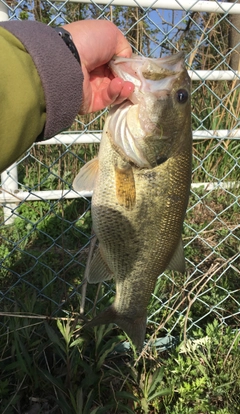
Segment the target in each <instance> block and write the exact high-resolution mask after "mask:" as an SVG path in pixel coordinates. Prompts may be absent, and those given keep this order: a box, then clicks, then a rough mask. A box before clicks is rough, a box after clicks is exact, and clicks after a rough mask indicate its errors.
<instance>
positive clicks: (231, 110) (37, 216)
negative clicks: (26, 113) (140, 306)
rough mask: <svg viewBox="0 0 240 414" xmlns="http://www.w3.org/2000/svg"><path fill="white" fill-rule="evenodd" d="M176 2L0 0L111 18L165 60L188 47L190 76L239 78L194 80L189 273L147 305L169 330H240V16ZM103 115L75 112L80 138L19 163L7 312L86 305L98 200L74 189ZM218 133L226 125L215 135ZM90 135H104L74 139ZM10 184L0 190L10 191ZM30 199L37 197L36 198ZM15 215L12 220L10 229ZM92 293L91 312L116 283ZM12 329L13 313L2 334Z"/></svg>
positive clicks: (4, 261) (21, 10)
mask: <svg viewBox="0 0 240 414" xmlns="http://www.w3.org/2000/svg"><path fill="white" fill-rule="evenodd" d="M176 3H177V4H178V5H182V6H183V7H182V10H168V9H166V8H165V9H153V8H151V6H153V5H154V2H151V1H149V5H148V7H146V6H144V7H143V6H142V5H141V1H139V2H137V1H136V2H135V3H134V6H118V7H117V6H114V3H112V2H109V3H108V4H104V5H101V4H98V3H96V2H94V1H91V2H89V4H85V3H78V2H69V1H65V2H59V1H56V2H54V1H53V2H50V1H48V0H46V1H41V2H32V1H18V2H16V1H13V2H11V1H6V2H4V1H2V4H4V5H5V6H6V8H7V10H8V16H9V18H10V19H36V20H40V21H43V22H44V23H47V24H49V25H52V26H56V25H61V24H63V23H64V24H65V23H68V22H71V21H74V20H78V19H86V18H94V19H99V18H100V19H108V20H111V21H113V22H114V23H115V24H116V25H117V26H118V27H119V28H120V29H121V30H122V31H123V33H124V34H125V35H126V36H127V38H128V40H129V41H130V43H131V44H132V47H133V50H134V51H135V52H136V53H140V54H143V55H145V56H150V57H161V56H164V55H166V54H169V53H173V52H174V51H177V50H183V51H184V52H185V55H186V64H187V66H188V68H189V69H191V70H192V71H193V72H195V71H198V70H210V71H211V70H212V71H215V70H221V71H226V70H227V71H230V72H232V73H233V74H234V75H235V78H234V79H233V80H231V81H227V80H220V81H217V80H213V81H212V80H211V81H210V80H208V79H205V78H202V79H201V80H197V81H193V85H192V100H193V110H192V124H193V130H194V133H195V134H194V137H195V138H194V142H193V185H192V189H191V197H190V202H189V207H188V211H187V215H186V219H185V223H184V229H183V241H184V245H185V252H186V260H187V272H186V274H185V275H184V276H183V275H179V274H177V273H173V272H165V273H164V274H162V275H160V276H159V279H158V282H157V285H156V288H155V291H154V293H153V295H152V300H151V303H150V305H149V311H148V324H149V325H150V326H154V327H156V328H157V327H158V326H160V327H161V328H162V329H163V330H164V331H165V332H167V333H168V334H169V333H170V334H174V333H175V332H177V329H178V327H179V326H182V324H185V327H186V330H189V331H190V330H191V329H193V328H194V327H198V326H202V325H203V324H205V323H206V322H208V321H211V320H213V319H214V318H217V319H218V320H219V321H220V322H221V323H223V324H228V325H230V326H232V327H233V328H235V327H236V326H238V325H239V317H240V282H239V280H240V270H239V256H240V243H239V242H240V227H239V218H240V213H239V183H240V181H239V155H240V144H239V139H240V134H239V132H238V130H239V113H240V103H239V102H240V100H239V72H237V71H239V48H240V15H239V14H238V15H237V14H236V15H235V14H231V13H228V12H223V13H209V12H204V11H202V12H200V11H192V9H191V8H186V2H184V1H182V2H181V1H177V2H176ZM188 3H189V2H188ZM198 3H200V2H198V1H197V0H196V1H195V2H193V4H194V5H197V4H198ZM201 3H203V2H201ZM207 3H209V2H207ZM212 3H217V4H219V5H221V3H220V2H215V1H214V2H212ZM237 3H238V2H237V1H235V2H233V4H234V5H237ZM230 39H234V40H230ZM106 116H107V111H106V110H105V111H102V112H100V113H97V114H94V115H89V116H85V117H78V118H77V119H76V120H75V123H74V124H73V125H72V127H71V128H70V130H69V131H67V132H66V133H65V136H67V135H70V134H71V137H73V138H72V142H71V143H65V144H63V143H61V144H58V145H52V146H48V145H44V146H43V145H41V144H38V145H37V144H36V145H34V146H33V147H32V148H31V149H30V150H29V151H28V152H27V153H26V154H25V155H24V156H23V157H22V159H21V160H19V161H18V162H17V167H18V179H17V188H18V191H19V194H20V192H22V191H23V192H24V194H25V193H26V197H25V198H24V199H22V198H21V197H20V196H18V193H17V192H16V193H15V194H14V197H15V201H14V203H10V204H9V202H8V203H7V202H6V203H4V204H2V208H1V209H0V220H1V222H0V237H1V245H0V266H1V268H0V280H1V290H0V311H1V314H2V315H5V314H6V313H12V314H17V313H28V314H29V313H30V314H37V315H47V316H51V315H62V314H63V313H64V314H69V315H71V314H72V313H73V312H78V310H79V306H80V303H81V287H82V280H83V275H84V269H85V265H86V260H87V256H88V252H89V247H90V242H91V237H92V236H91V213H90V205H91V199H90V197H87V196H86V197H79V196H78V195H77V194H76V193H75V195H74V196H75V198H74V199H72V198H68V195H69V194H72V192H73V190H72V180H73V178H74V176H75V175H76V174H77V172H78V171H79V169H80V167H81V166H82V165H83V164H84V163H85V162H86V161H88V160H90V159H91V158H92V157H94V156H95V155H96V153H97V151H98V147H99V145H98V143H97V141H98V139H99V132H101V130H102V128H103V125H104V120H105V118H106ZM219 130H220V131H225V132H224V133H222V134H220V136H219V134H218V131H219ZM198 132H199V134H200V133H201V134H200V135H201V136H200V137H198V135H197V133H198ZM84 134H93V136H95V137H97V138H96V139H95V140H94V142H92V143H88V144H84V143H83V144H76V143H75V142H76V141H77V140H78V139H79V138H81V136H83V135H84ZM94 134H95V135H94ZM204 134H205V135H204ZM233 135H234V136H233ZM61 142H62V141H61ZM14 168H15V167H12V169H11V168H10V169H9V170H8V173H7V177H9V176H11V174H12V173H11V171H12V172H13V171H15V170H14ZM5 180H7V178H5ZM15 181H16V178H15ZM5 184H6V185H5V188H2V194H5V196H6V197H7V195H8V190H7V182H5ZM2 187H4V182H2ZM53 190H54V191H55V190H57V191H58V192H59V193H58V194H59V198H58V199H55V200H54V199H52V198H51V197H50V195H49V194H50V193H51V191H53ZM34 194H35V196H34V197H35V201H29V199H30V200H31V197H32V195H34ZM46 194H48V196H47V195H46ZM61 194H62V195H61ZM47 197H48V198H47ZM69 197H70V196H69ZM71 197H72V196H71ZM3 207H4V209H3ZM6 209H7V210H9V214H8V218H6V215H5V216H4V210H6ZM12 216H14V222H13V223H12V224H9V221H8V220H9V217H12ZM96 291H97V288H96V287H95V286H90V287H88V289H87V298H86V314H88V313H89V312H91V310H92V308H93V306H95V305H96V306H97V307H98V308H101V307H106V306H107V304H108V303H110V302H111V300H112V298H113V296H114V284H111V283H110V284H109V283H108V284H107V283H104V284H103V285H102V286H101V288H100V289H99V290H98V295H97V297H96ZM5 329H6V320H5V321H4V323H3V324H2V332H5ZM0 333H1V331H0Z"/></svg>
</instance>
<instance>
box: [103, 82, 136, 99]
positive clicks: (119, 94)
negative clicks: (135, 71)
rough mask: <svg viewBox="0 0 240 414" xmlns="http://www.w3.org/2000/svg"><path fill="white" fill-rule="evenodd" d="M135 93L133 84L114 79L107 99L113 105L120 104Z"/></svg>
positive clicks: (109, 87) (108, 89)
mask: <svg viewBox="0 0 240 414" xmlns="http://www.w3.org/2000/svg"><path fill="white" fill-rule="evenodd" d="M133 91H134V85H133V83H132V82H128V81H124V80H122V79H121V78H114V79H112V80H111V82H110V83H109V85H108V88H107V91H106V92H107V99H108V100H109V101H110V103H109V104H112V103H120V102H122V101H123V100H124V99H127V98H128V97H129V96H130V95H131V94H132V93H133Z"/></svg>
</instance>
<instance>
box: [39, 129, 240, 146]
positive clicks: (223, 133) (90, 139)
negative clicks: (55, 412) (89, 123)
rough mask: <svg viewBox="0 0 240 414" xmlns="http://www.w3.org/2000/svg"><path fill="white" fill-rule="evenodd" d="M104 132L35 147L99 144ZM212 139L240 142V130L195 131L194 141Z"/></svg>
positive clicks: (55, 139) (67, 134)
mask: <svg viewBox="0 0 240 414" xmlns="http://www.w3.org/2000/svg"><path fill="white" fill-rule="evenodd" d="M101 136H102V131H94V132H88V133H85V132H83V133H82V132H81V131H76V132H72V131H71V132H64V133H62V134H58V135H55V137H53V138H50V139H48V140H45V141H39V142H37V143H35V144H34V145H62V144H65V145H70V144H92V143H99V142H100V140H101ZM212 138H222V139H224V138H225V139H233V140H240V129H234V130H229V129H219V130H216V131H214V130H196V131H193V139H194V140H199V139H212Z"/></svg>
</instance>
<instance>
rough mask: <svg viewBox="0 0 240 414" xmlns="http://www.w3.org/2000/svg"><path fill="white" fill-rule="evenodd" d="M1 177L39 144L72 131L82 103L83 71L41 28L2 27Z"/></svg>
mask: <svg viewBox="0 0 240 414" xmlns="http://www.w3.org/2000/svg"><path fill="white" fill-rule="evenodd" d="M0 56H1V59H0V73H1V79H0V95H1V99H0V113H1V116H0V144H1V151H0V171H2V170H4V169H5V168H6V167H7V166H9V165H10V164H11V163H12V162H14V161H15V160H16V159H17V158H18V157H19V156H20V155H21V154H22V153H23V152H24V151H25V150H26V149H27V148H29V146H30V145H31V144H32V143H33V142H34V141H36V140H37V139H47V138H50V137H51V136H54V135H55V134H57V133H58V132H60V131H62V130H63V129H66V128H68V127H69V126H70V125H71V124H72V122H73V120H74V118H75V116H76V115H77V113H78V112H79V108H80V105H81V101H82V83H83V75H82V71H81V68H80V66H79V64H78V62H77V60H76V59H75V57H74V56H73V55H72V53H71V52H70V50H69V49H68V48H67V46H66V45H65V44H64V42H63V41H62V39H61V38H60V36H59V35H58V34H57V33H56V32H55V31H54V30H53V29H52V28H50V27H48V26H46V25H43V24H41V23H38V22H28V21H27V22H19V21H11V22H4V23H0Z"/></svg>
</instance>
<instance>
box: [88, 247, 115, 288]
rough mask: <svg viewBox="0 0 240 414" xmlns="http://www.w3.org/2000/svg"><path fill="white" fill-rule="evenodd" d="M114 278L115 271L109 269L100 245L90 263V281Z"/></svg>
mask: <svg viewBox="0 0 240 414" xmlns="http://www.w3.org/2000/svg"><path fill="white" fill-rule="evenodd" d="M112 278H113V273H112V272H111V270H110V269H109V267H108V265H107V263H106V262H105V261H104V259H103V257H102V255H101V250H100V248H99V247H98V249H97V251H96V253H95V255H94V256H93V259H92V261H91V263H90V269H89V276H88V282H89V283H99V282H103V281H104V280H110V279H112Z"/></svg>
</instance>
